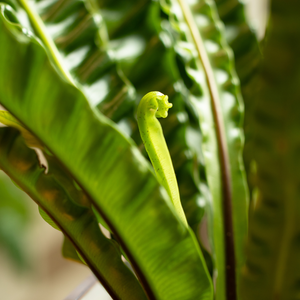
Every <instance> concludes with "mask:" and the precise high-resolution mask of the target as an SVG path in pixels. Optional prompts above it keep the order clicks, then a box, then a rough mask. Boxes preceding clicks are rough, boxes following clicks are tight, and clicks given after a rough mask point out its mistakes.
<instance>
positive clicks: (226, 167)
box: [177, 0, 236, 300]
mask: <svg viewBox="0 0 300 300" xmlns="http://www.w3.org/2000/svg"><path fill="white" fill-rule="evenodd" d="M177 1H178V3H179V5H180V7H181V10H182V13H183V16H184V19H185V21H186V23H187V25H188V28H189V30H190V33H191V36H192V39H193V41H194V44H195V47H196V50H197V54H198V58H199V60H200V61H201V63H202V65H203V70H204V73H205V77H206V82H207V86H208V89H209V94H210V99H211V105H212V110H213V117H214V121H215V125H216V127H215V128H216V135H217V141H218V146H219V157H220V163H221V172H222V174H221V178H222V195H223V215H224V227H225V228H224V240H225V248H226V249H225V251H226V294H227V298H228V299H230V300H235V299H236V282H235V251H234V240H233V237H234V236H233V220H232V184H231V175H230V162H229V155H228V149H227V142H226V135H225V127H224V120H223V116H222V112H221V104H220V96H219V91H218V87H217V83H216V80H215V77H214V74H213V69H212V66H211V63H210V61H209V58H208V55H207V52H206V50H205V47H204V44H203V40H202V37H201V35H200V32H199V30H198V28H197V26H196V23H195V21H194V17H193V15H192V13H191V11H190V8H189V7H188V5H187V4H186V3H185V1H184V0H177Z"/></svg>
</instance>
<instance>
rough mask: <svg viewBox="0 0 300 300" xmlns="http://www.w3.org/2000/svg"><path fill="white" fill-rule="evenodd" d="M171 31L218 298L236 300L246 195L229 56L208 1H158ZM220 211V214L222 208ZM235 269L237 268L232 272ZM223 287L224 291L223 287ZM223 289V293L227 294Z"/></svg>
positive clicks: (239, 112) (237, 96)
mask: <svg viewBox="0 0 300 300" xmlns="http://www.w3.org/2000/svg"><path fill="white" fill-rule="evenodd" d="M161 5H162V7H163V9H164V11H165V13H166V14H167V15H169V21H170V24H171V25H172V27H171V28H170V29H169V31H170V32H173V37H174V48H175V51H176V52H177V62H178V68H179V70H180V72H181V76H182V79H183V81H184V87H185V89H186V101H187V102H188V103H189V105H190V107H191V108H192V109H193V110H194V113H195V114H196V115H199V119H200V127H201V132H202V134H203V141H202V150H203V153H204V160H205V167H206V175H207V179H208V185H209V187H210V191H211V193H212V204H211V205H212V208H211V216H210V221H211V230H212V232H211V237H212V242H213V246H214V254H215V257H214V260H215V267H216V273H215V277H216V299H225V298H226V293H227V298H228V299H235V294H236V289H235V279H234V277H235V276H236V277H237V281H236V283H237V285H239V278H240V270H241V267H242V265H243V263H244V254H243V246H244V241H245V238H246V234H247V200H248V199H247V191H246V184H245V178H244V177H245V176H244V170H243V164H242V157H241V151H242V142H243V135H242V130H241V125H242V112H243V104H242V102H241V95H240V91H239V82H238V79H237V77H236V74H235V71H234V67H233V56H232V52H231V51H230V49H229V48H228V46H227V44H226V41H225V40H224V38H223V36H224V34H223V27H222V24H221V23H220V21H219V19H218V17H217V14H216V11H215V7H214V6H213V5H211V1H198V2H197V3H194V4H193V5H187V4H186V3H185V2H183V1H178V2H177V1H175V0H173V1H167V2H165V1H161ZM223 207H224V210H223ZM234 265H235V268H234ZM226 285H227V288H226ZM226 290H227V291H226Z"/></svg>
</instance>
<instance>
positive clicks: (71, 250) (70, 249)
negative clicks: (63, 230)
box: [62, 237, 85, 264]
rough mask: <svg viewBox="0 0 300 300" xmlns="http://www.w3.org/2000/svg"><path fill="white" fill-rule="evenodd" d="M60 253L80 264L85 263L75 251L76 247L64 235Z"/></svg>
mask: <svg viewBox="0 0 300 300" xmlns="http://www.w3.org/2000/svg"><path fill="white" fill-rule="evenodd" d="M62 255H63V257H65V258H67V259H71V260H74V261H76V262H79V263H81V264H85V262H84V260H83V258H82V257H81V255H80V254H79V253H78V252H77V250H76V248H75V247H74V245H73V244H72V242H71V241H70V240H69V239H68V238H67V237H64V242H63V247H62Z"/></svg>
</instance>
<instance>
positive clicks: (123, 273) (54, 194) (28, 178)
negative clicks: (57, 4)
mask: <svg viewBox="0 0 300 300" xmlns="http://www.w3.org/2000/svg"><path fill="white" fill-rule="evenodd" d="M1 29H2V28H1ZM1 32H2V31H1ZM1 36H2V34H1ZM48 161H49V173H48V174H47V175H46V174H45V173H44V172H43V169H41V168H40V167H39V165H38V161H37V158H36V156H35V153H34V151H33V150H32V149H29V148H27V147H26V146H25V144H24V142H23V139H22V138H21V136H19V135H18V133H17V132H16V131H14V130H12V129H8V128H2V129H1V130H0V166H1V168H2V169H3V170H4V172H6V173H7V174H8V175H9V176H10V177H11V178H12V179H13V180H14V181H15V182H16V183H17V184H18V185H19V186H20V187H21V188H22V189H23V190H24V191H26V193H27V194H28V195H29V196H30V197H31V198H32V199H34V201H35V202H36V203H37V204H38V205H39V207H41V208H42V210H43V211H44V212H45V213H46V214H47V216H48V218H50V219H51V221H52V222H54V223H55V224H56V226H58V227H59V229H60V230H61V231H62V232H63V233H64V235H65V236H66V237H67V238H68V239H70V240H71V241H72V243H73V244H74V245H75V246H76V250H77V251H78V252H79V253H80V255H81V256H82V257H83V258H84V261H85V262H86V263H87V265H88V266H89V267H90V269H91V270H92V271H93V272H94V274H95V276H96V277H97V278H98V279H99V280H100V282H101V283H102V284H103V286H105V288H106V289H107V291H108V292H109V293H110V294H111V295H112V297H114V298H115V299H146V297H145V295H144V293H143V291H142V289H141V286H140V285H139V283H138V282H137V280H136V278H135V276H134V275H133V274H132V273H131V272H130V271H129V270H128V268H127V267H126V266H125V265H124V264H123V262H122V260H121V255H120V252H119V250H118V249H117V248H116V246H115V245H114V242H112V241H109V240H107V239H106V238H105V237H104V236H103V234H102V233H101V231H100V228H99V226H98V223H97V221H96V218H95V217H94V215H93V214H92V212H91V211H90V210H89V209H88V208H86V207H82V206H79V205H76V204H75V201H74V199H72V197H70V194H72V188H70V187H69V186H68V185H65V184H63V183H62V182H63V181H61V180H57V178H64V177H66V175H65V173H64V171H63V170H62V168H61V167H60V166H59V165H57V163H56V161H55V160H54V159H53V158H51V157H48ZM67 180H68V179H67Z"/></svg>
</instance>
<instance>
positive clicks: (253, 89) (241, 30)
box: [215, 0, 262, 199]
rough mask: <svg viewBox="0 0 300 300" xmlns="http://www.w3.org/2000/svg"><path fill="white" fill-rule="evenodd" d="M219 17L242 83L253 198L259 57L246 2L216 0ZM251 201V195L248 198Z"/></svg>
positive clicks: (249, 183) (246, 160)
mask: <svg viewBox="0 0 300 300" xmlns="http://www.w3.org/2000/svg"><path fill="white" fill-rule="evenodd" d="M215 2H216V4H217V8H218V12H219V15H220V18H221V19H222V21H223V22H224V24H225V33H226V39H227V41H228V43H229V45H230V47H231V48H232V50H233V52H234V56H235V67H236V71H237V74H238V76H239V79H240V82H241V90H242V94H243V98H244V103H245V120H244V131H245V147H244V153H243V154H244V163H245V168H246V172H247V175H248V176H247V180H248V186H249V188H250V193H251V195H252V192H253V189H254V188H255V186H256V183H255V173H254V174H253V170H252V169H251V164H252V162H253V160H254V155H253V154H254V149H253V146H252V144H253V143H252V142H253V135H254V133H253V130H252V128H253V124H254V123H255V119H254V118H253V109H254V107H255V101H256V95H257V89H258V86H259V83H258V81H257V80H258V74H259V69H260V67H261V62H262V54H261V50H260V47H259V43H258V41H257V37H256V35H255V33H254V30H253V29H252V28H251V27H250V25H249V24H248V23H247V19H246V15H245V3H243V2H242V1H239V0H215ZM250 199H252V196H251V197H250Z"/></svg>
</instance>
